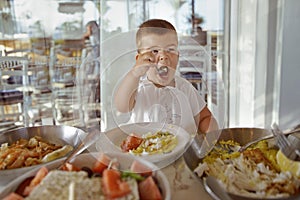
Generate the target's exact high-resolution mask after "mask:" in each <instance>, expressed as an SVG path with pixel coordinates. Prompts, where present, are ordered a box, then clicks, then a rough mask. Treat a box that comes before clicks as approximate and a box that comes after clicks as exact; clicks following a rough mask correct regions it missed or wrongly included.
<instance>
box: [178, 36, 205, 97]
mask: <svg viewBox="0 0 300 200" xmlns="http://www.w3.org/2000/svg"><path fill="white" fill-rule="evenodd" d="M179 51H180V58H179V72H180V75H181V76H182V77H184V78H186V79H187V80H188V81H190V82H191V83H192V84H193V85H194V86H195V88H196V89H198V90H199V92H200V95H202V96H203V97H204V98H205V99H206V98H207V82H206V80H207V77H206V75H207V73H208V72H209V71H210V70H211V59H210V58H211V54H210V47H209V46H201V45H199V44H198V43H197V42H196V41H194V40H193V39H192V38H185V40H184V41H181V43H180V45H179Z"/></svg>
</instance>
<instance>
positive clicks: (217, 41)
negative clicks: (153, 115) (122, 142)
mask: <svg viewBox="0 0 300 200" xmlns="http://www.w3.org/2000/svg"><path fill="white" fill-rule="evenodd" d="M38 2H39V3H37V1H34V0H1V1H0V95H1V96H0V134H1V133H2V134H3V135H4V133H6V132H7V131H11V130H17V129H18V128H22V127H39V126H44V125H54V126H60V125H66V126H70V127H76V128H79V129H82V130H93V129H95V128H96V129H99V130H100V131H101V132H104V131H107V132H108V133H109V131H110V130H112V132H114V130H115V129H116V128H118V127H119V126H122V125H123V124H126V122H127V121H128V120H129V118H130V113H120V112H118V111H117V110H116V108H115V107H114V105H113V97H114V92H115V90H116V87H117V86H118V84H120V80H121V79H122V78H123V76H124V75H125V74H126V73H127V72H128V71H129V70H130V69H131V68H132V66H134V64H135V59H134V58H135V55H136V52H137V49H136V46H135V45H136V44H135V33H136V31H137V28H138V26H139V25H140V24H141V23H142V22H144V21H146V20H148V19H154V18H159V19H165V20H167V21H169V22H171V23H172V24H173V25H174V27H175V28H176V30H177V33H178V40H179V42H178V49H179V52H180V53H179V62H178V66H177V69H176V74H177V75H179V76H180V77H182V78H184V79H186V80H188V81H189V82H190V83H191V84H192V85H193V87H195V88H196V90H197V92H199V94H200V95H201V97H203V99H204V100H205V102H206V104H207V107H208V108H209V110H210V111H211V112H212V114H213V116H214V117H215V118H216V120H217V122H218V125H219V128H220V130H222V129H224V130H227V129H228V130H229V129H230V130H231V129H234V128H237V129H238V128H241V130H242V129H243V128H246V129H247V128H249V129H251V130H253V129H255V130H256V128H259V129H263V130H270V129H271V128H272V124H274V123H276V124H278V127H279V128H280V129H281V130H284V131H285V132H288V131H290V130H295V129H297V128H300V109H299V102H300V91H299V89H297V85H300V79H299V74H300V67H299V63H300V57H299V52H300V48H299V47H300V35H299V30H300V24H299V22H298V19H299V18H300V12H299V10H300V1H299V0H266V1H261V0H252V1H249V0H39V1H38ZM89 22H95V24H96V26H94V27H93V28H94V29H93V32H94V33H93V34H91V35H88V36H87V35H86V34H87V33H88V30H89V27H88V24H89ZM294 89H295V90H294ZM181 106H182V108H183V109H184V105H181ZM239 130H240V129H239ZM225 132H226V131H225ZM263 134H265V133H263ZM254 135H255V134H254ZM260 136H261V135H260ZM255 137H256V136H254V139H257V138H255ZM251 139H253V138H251ZM103 145H105V144H103ZM184 148H186V147H184ZM185 150H186V149H185ZM190 155H192V153H191V154H190ZM184 159H185V161H186V162H187V161H189V159H190V157H189V156H186V157H185V158H184ZM172 161H174V160H172ZM191 162H192V161H191ZM168 164H170V163H168ZM191 165H192V164H191ZM191 165H190V166H188V167H189V168H194V166H192V167H191ZM164 167H165V166H164ZM184 167H186V165H184V164H182V162H177V161H176V162H174V163H172V165H169V166H168V168H165V169H164V173H165V174H166V175H167V177H168V179H169V181H173V182H172V186H171V187H172V189H171V191H172V198H171V199H182V198H184V197H185V198H186V197H189V199H197V198H196V196H197V194H201V195H203V199H218V198H217V197H214V196H211V194H210V195H208V194H207V193H205V192H204V189H203V186H202V185H201V186H199V184H200V183H199V181H197V180H196V179H195V178H191V175H190V174H189V172H187V171H185V170H183V168H184ZM179 171H182V172H184V173H182V174H180V175H178V174H179ZM174 174H175V175H174ZM173 176H175V178H174V180H173V179H172V178H173ZM179 176H180V177H179ZM181 176H182V177H181ZM171 177H172V178H171ZM178 177H179V178H178ZM179 179H180V180H179ZM186 180H188V181H186ZM0 182H1V181H0ZM0 185H1V184H0ZM199 187H201V189H200V192H199V191H198V188H199ZM0 189H1V187H0ZM175 190H176V192H175ZM224 198H225V197H224ZM231 198H232V196H231ZM296 198H297V197H296ZM298 198H299V196H298ZM233 199H234V198H233Z"/></svg>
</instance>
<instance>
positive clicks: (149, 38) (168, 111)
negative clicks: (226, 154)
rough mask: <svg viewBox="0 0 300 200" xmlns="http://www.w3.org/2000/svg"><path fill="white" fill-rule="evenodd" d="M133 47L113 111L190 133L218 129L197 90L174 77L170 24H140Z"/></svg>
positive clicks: (175, 42)
mask: <svg viewBox="0 0 300 200" xmlns="http://www.w3.org/2000/svg"><path fill="white" fill-rule="evenodd" d="M136 45H137V48H138V52H137V55H136V57H135V59H136V64H135V65H134V66H133V68H132V69H131V70H130V71H129V72H128V74H126V76H125V77H124V79H123V80H122V81H121V83H120V84H119V86H118V88H117V90H116V93H115V96H114V102H115V106H116V108H117V110H118V111H120V112H123V113H125V112H131V120H132V122H149V121H152V122H153V121H155V122H163V123H169V124H176V125H178V126H181V127H182V128H184V129H185V130H186V131H188V132H189V133H190V134H195V133H196V132H198V133H206V132H209V131H212V130H215V129H218V125H217V122H216V120H215V118H214V117H213V116H212V113H211V112H210V111H209V109H208V108H207V106H206V103H205V101H204V100H203V98H202V97H201V96H200V95H199V91H197V90H196V89H195V88H194V87H193V86H192V84H191V83H190V82H188V81H187V80H185V79H183V78H181V77H179V76H177V75H175V72H176V68H177V64H178V59H179V52H178V36H177V32H176V30H175V28H174V27H173V25H172V24H171V23H169V22H168V21H165V20H161V19H151V20H148V21H146V22H144V23H142V24H141V25H140V27H139V29H138V31H137V33H136Z"/></svg>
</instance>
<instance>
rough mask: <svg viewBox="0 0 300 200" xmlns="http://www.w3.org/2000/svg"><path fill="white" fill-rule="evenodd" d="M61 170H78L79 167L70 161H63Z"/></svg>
mask: <svg viewBox="0 0 300 200" xmlns="http://www.w3.org/2000/svg"><path fill="white" fill-rule="evenodd" d="M61 170H64V171H69V172H74V171H76V172H78V171H80V169H79V168H78V167H76V166H75V165H73V164H71V163H65V164H64V165H63V166H62V167H61Z"/></svg>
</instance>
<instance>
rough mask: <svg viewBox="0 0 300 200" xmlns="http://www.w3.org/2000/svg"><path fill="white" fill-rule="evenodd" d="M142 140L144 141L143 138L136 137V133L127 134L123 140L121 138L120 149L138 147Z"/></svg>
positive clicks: (126, 150) (126, 149) (125, 149)
mask: <svg viewBox="0 0 300 200" xmlns="http://www.w3.org/2000/svg"><path fill="white" fill-rule="evenodd" d="M143 141H144V139H143V138H141V137H138V136H136V135H129V136H127V137H126V139H125V140H123V142H122V143H121V145H120V147H121V149H122V151H124V152H128V151H129V150H133V149H136V148H138V147H139V146H140V145H141V144H142V142H143Z"/></svg>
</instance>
